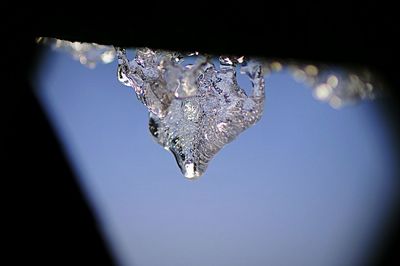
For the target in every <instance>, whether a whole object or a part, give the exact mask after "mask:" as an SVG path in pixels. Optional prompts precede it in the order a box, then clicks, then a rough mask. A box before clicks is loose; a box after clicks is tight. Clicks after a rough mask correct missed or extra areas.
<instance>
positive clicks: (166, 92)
mask: <svg viewBox="0 0 400 266" xmlns="http://www.w3.org/2000/svg"><path fill="white" fill-rule="evenodd" d="M118 60H119V61H118V62H119V66H118V78H119V80H120V81H121V82H122V83H123V84H125V85H127V86H131V87H133V88H134V90H135V92H136V94H137V96H138V99H139V100H140V101H141V102H142V103H143V104H144V105H145V106H146V107H147V108H148V110H149V111H150V121H149V130H150V132H151V134H152V135H153V137H154V138H155V139H156V141H157V142H158V143H159V144H160V145H162V146H163V147H164V148H165V149H167V150H169V151H171V152H172V154H173V155H174V156H175V159H176V161H177V163H178V165H179V167H180V169H181V171H182V173H183V174H184V175H185V176H186V177H187V178H196V177H199V176H201V175H202V174H203V173H204V172H205V170H206V169H207V165H208V163H209V161H210V160H211V159H212V158H213V156H214V155H215V154H216V153H217V152H218V151H219V150H220V149H221V148H222V147H223V146H224V145H225V144H227V143H229V142H231V141H232V140H233V139H234V138H235V137H236V136H237V135H239V134H240V133H241V132H242V131H244V130H245V129H247V128H249V127H250V126H252V125H254V124H255V123H256V122H257V121H258V120H259V119H260V118H261V116H262V113H263V109H264V100H265V94H264V78H263V73H262V67H261V65H260V64H259V63H257V62H255V61H247V62H246V61H243V58H238V59H235V58H228V57H223V58H222V57H221V58H220V63H221V66H220V69H217V68H216V67H215V65H214V64H213V63H212V62H211V61H210V60H209V59H208V58H206V57H199V58H198V59H197V61H196V62H195V63H194V64H192V65H188V66H183V65H182V64H181V62H182V60H181V56H180V55H178V54H176V53H175V54H174V53H169V52H163V51H153V50H150V49H147V48H144V49H138V50H137V52H136V56H135V58H134V59H133V60H132V61H129V60H128V59H127V57H126V53H125V51H124V50H121V49H118ZM236 64H241V65H242V67H241V71H242V72H243V73H244V74H246V75H247V76H248V77H249V78H250V81H251V82H252V86H253V88H252V92H251V94H250V95H246V93H245V91H244V90H242V89H241V88H240V87H239V85H238V83H237V80H236Z"/></svg>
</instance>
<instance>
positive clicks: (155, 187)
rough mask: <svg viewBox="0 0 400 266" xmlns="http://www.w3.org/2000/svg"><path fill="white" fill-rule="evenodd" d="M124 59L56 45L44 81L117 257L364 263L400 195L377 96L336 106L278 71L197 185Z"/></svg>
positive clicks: (132, 261) (41, 94)
mask: <svg viewBox="0 0 400 266" xmlns="http://www.w3.org/2000/svg"><path fill="white" fill-rule="evenodd" d="M116 64H117V63H116V62H113V63H111V64H108V65H99V66H97V67H96V69H94V70H90V69H87V68H85V67H83V66H81V65H80V64H79V63H78V62H76V61H74V60H72V59H71V57H70V56H69V55H68V54H65V53H57V52H53V51H49V52H48V53H47V54H46V56H45V58H44V61H43V65H42V67H41V68H40V70H39V73H38V75H37V79H36V81H35V84H36V87H37V95H38V98H39V99H40V101H41V103H42V104H43V107H44V108H45V110H46V111H47V114H48V116H49V119H50V120H51V122H52V123H53V125H54V127H55V129H56V131H57V132H58V135H59V137H60V138H61V140H62V143H63V145H64V150H65V152H66V154H67V156H68V158H69V160H70V162H71V164H72V166H73V168H74V169H75V171H76V173H77V176H78V178H79V182H80V184H81V185H82V188H83V191H84V192H85V193H86V195H87V199H88V201H89V203H90V205H91V206H92V208H93V209H94V211H95V213H96V217H97V219H98V222H99V223H100V225H101V228H102V229H103V232H104V234H105V235H106V237H107V239H108V243H109V245H110V248H111V249H112V252H113V254H114V255H115V257H116V258H117V260H118V262H119V263H120V264H121V265H140V266H141V265H145V266H148V265H164V266H168V265H171V266H172V265H173V266H179V265H185V266H187V265H229V266H234V265H307V266H310V265H324V266H329V265H342V266H344V265H352V266H353V265H360V264H361V263H362V259H363V258H364V257H365V255H366V252H367V251H368V250H367V248H368V245H370V244H372V243H373V242H374V240H375V237H376V236H377V230H376V229H378V228H379V226H380V225H382V222H383V217H384V215H385V214H386V213H387V211H388V207H390V202H391V200H392V199H393V198H394V196H395V193H398V191H395V189H394V188H395V187H396V184H397V183H396V182H397V181H396V180H395V179H394V176H395V173H394V172H393V171H394V170H393V169H394V167H393V166H394V164H395V163H396V162H395V161H394V155H393V153H392V150H391V149H390V145H391V143H390V139H389V137H388V128H387V125H386V124H385V123H384V121H385V120H384V119H382V117H381V116H380V113H379V111H378V109H377V106H376V104H375V103H374V102H363V103H361V104H358V105H354V106H351V107H347V108H344V109H342V110H335V109H332V108H331V107H330V106H329V105H328V104H325V103H321V102H318V101H316V100H314V98H313V97H312V95H311V90H310V89H309V88H307V87H305V86H303V85H301V84H298V83H296V82H295V81H293V79H291V78H290V77H289V75H288V74H287V73H286V72H281V73H277V74H273V75H272V76H269V77H267V79H266V97H267V99H266V106H265V113H264V116H263V118H262V120H261V121H260V122H259V123H258V124H256V125H255V126H254V127H252V128H250V129H248V130H247V131H245V132H244V133H242V134H241V135H240V136H239V137H238V138H237V139H236V140H235V141H233V142H232V143H230V144H228V145H227V146H226V147H225V148H223V149H222V150H221V151H220V152H219V153H218V154H217V155H216V157H215V158H214V159H213V160H212V161H211V163H210V165H209V167H208V170H207V172H206V173H205V174H204V176H202V177H201V178H200V179H199V180H197V181H188V180H186V179H185V178H184V177H183V176H182V175H181V173H180V171H179V168H178V166H177V165H176V163H175V159H174V158H173V156H172V154H170V153H168V152H167V151H165V150H164V149H163V148H162V147H161V146H159V145H158V144H156V143H155V141H154V140H153V139H152V138H151V136H150V134H149V132H148V127H147V122H148V113H147V110H146V108H145V107H144V106H143V105H142V104H141V103H140V102H139V101H138V100H137V99H136V95H135V94H134V91H133V90H132V89H129V88H128V87H125V86H123V85H121V84H120V83H119V82H118V80H117V78H116V69H117V66H116ZM241 78H242V77H241ZM54 178H57V177H54Z"/></svg>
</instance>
